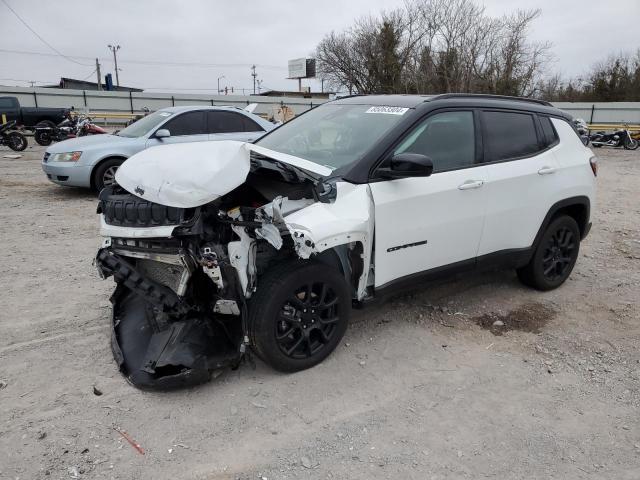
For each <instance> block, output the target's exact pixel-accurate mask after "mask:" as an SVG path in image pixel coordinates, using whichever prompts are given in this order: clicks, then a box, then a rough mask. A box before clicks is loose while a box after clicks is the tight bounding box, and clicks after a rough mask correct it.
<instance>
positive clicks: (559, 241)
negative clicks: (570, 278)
mask: <svg viewBox="0 0 640 480" xmlns="http://www.w3.org/2000/svg"><path fill="white" fill-rule="evenodd" d="M578 242H579V239H577V238H575V236H574V233H573V232H572V231H571V230H570V229H569V228H566V227H561V228H558V229H557V230H556V231H555V232H554V233H553V234H552V235H551V236H549V238H548V240H547V244H546V247H545V250H544V254H543V256H542V273H543V274H544V276H545V277H546V278H548V279H549V280H550V281H552V282H553V281H555V280H557V279H558V278H560V277H563V276H564V275H565V274H566V271H567V269H568V268H569V266H570V265H571V262H572V261H573V257H574V251H575V250H576V249H577V248H578Z"/></svg>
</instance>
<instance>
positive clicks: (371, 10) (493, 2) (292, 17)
mask: <svg viewBox="0 0 640 480" xmlns="http://www.w3.org/2000/svg"><path fill="white" fill-rule="evenodd" d="M5 3H6V4H8V5H9V6H11V8H13V10H15V12H16V13H17V14H18V15H19V16H20V17H21V18H22V19H23V20H24V22H26V23H27V24H28V25H29V26H30V27H31V28H32V29H33V30H34V31H35V32H36V33H37V35H39V36H40V37H41V39H40V38H38V36H36V34H34V33H33V32H32V31H30V30H29V29H27V27H26V26H25V25H24V24H23V23H22V22H21V21H20V20H19V19H18V18H17V17H16V16H15V15H14V14H13V13H12V12H11V11H10V10H9V8H7V6H6V4H5ZM402 3H403V2H402V0H348V1H347V0H323V1H321V2H319V1H314V2H309V1H305V0H271V1H258V0H226V1H221V0H192V1H187V0H181V1H178V0H153V1H152V0H135V1H133V0H109V1H104V0H100V1H97V0H82V1H76V0H57V1H45V0H0V35H1V38H2V42H0V85H19V86H28V85H29V81H35V82H36V83H35V85H36V86H37V85H43V84H56V83H58V81H59V79H60V77H71V78H78V79H87V80H91V81H95V78H96V74H95V73H94V71H95V58H96V57H98V58H100V63H101V70H102V74H103V75H104V74H105V73H109V72H111V73H113V72H114V64H113V56H112V53H111V51H110V50H109V48H108V47H107V45H109V44H111V45H120V47H121V48H120V50H119V51H118V67H119V69H120V70H121V71H120V72H119V76H120V84H121V85H124V86H133V87H139V88H144V89H145V90H148V91H165V92H167V91H168V92H173V91H175V92H184V93H205V92H206V93H215V91H216V89H217V82H218V78H219V77H224V78H221V79H220V87H221V88H224V87H225V86H226V87H229V88H231V87H232V86H233V87H234V92H235V93H240V92H241V90H242V89H245V90H244V91H245V93H247V94H248V93H250V92H252V91H253V78H252V76H251V66H252V65H254V64H255V65H256V73H257V79H258V80H260V81H261V83H260V85H261V88H262V89H263V90H265V89H277V90H296V89H297V81H294V80H287V79H286V77H287V61H288V60H290V59H294V58H299V57H305V56H309V55H311V54H312V53H313V51H314V50H315V47H316V45H317V44H318V42H319V41H320V40H321V39H322V38H323V36H324V35H326V34H327V33H329V32H331V31H332V30H334V31H341V30H343V29H345V28H348V27H349V26H350V25H352V23H353V22H354V20H356V19H357V18H359V17H362V16H367V15H370V14H372V15H375V14H377V13H379V12H380V11H381V10H384V9H386V10H389V9H393V8H395V7H398V6H401V5H402ZM478 3H482V4H484V6H485V7H486V10H487V12H488V13H489V14H491V15H493V16H500V15H503V14H505V13H509V12H512V11H514V10H516V9H518V8H525V9H529V8H540V9H541V10H542V16H541V17H540V18H539V19H538V20H536V22H535V23H534V24H533V28H532V30H531V38H532V39H533V40H537V41H549V42H551V43H552V44H553V48H552V52H553V54H554V57H555V61H554V63H553V64H552V66H551V67H552V69H553V71H554V72H559V73H561V74H562V75H563V76H565V77H570V76H575V75H579V74H581V73H585V72H587V71H588V70H589V69H590V67H591V66H592V65H593V64H594V63H595V62H597V61H598V60H602V59H604V58H606V57H607V56H608V55H609V54H611V53H617V52H621V51H627V52H633V51H635V50H636V49H637V48H640V32H639V25H640V24H639V23H638V21H639V20H640V0H617V1H616V2H615V7H612V8H611V9H608V8H606V7H605V6H604V4H603V3H602V2H600V1H596V0H582V1H581V2H576V1H570V0H536V1H531V0H484V1H479V2H478ZM43 40H44V42H43ZM45 42H46V43H45ZM47 43H48V44H49V45H50V46H51V47H53V49H55V50H56V51H57V52H59V53H61V54H62V55H64V56H66V57H71V59H68V58H65V57H63V56H60V55H58V54H57V53H56V52H55V51H54V50H52V48H50V46H48V45H47ZM9 51H19V52H23V53H13V52H9ZM24 52H30V53H29V54H27V53H24ZM33 53H37V54H33ZM42 54H44V55H42ZM180 64H188V65H180ZM114 82H115V75H114ZM303 85H304V86H311V87H312V89H313V90H314V91H315V90H319V89H320V82H319V81H317V80H303Z"/></svg>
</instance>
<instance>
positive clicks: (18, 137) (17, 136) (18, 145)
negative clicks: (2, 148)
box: [7, 132, 27, 152]
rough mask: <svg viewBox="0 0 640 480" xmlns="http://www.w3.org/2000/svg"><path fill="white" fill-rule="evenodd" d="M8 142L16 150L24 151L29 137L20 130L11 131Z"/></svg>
mask: <svg viewBox="0 0 640 480" xmlns="http://www.w3.org/2000/svg"><path fill="white" fill-rule="evenodd" d="M7 143H8V145H9V148H10V149H11V150H13V151H14V152H22V151H23V150H24V149H26V148H27V137H25V136H24V135H23V134H21V133H20V132H11V133H9V134H8V139H7Z"/></svg>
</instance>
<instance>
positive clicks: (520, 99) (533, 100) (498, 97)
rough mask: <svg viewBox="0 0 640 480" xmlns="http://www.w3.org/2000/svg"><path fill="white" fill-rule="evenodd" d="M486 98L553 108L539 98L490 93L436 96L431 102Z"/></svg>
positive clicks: (443, 94)
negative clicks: (450, 99)
mask: <svg viewBox="0 0 640 480" xmlns="http://www.w3.org/2000/svg"><path fill="white" fill-rule="evenodd" d="M465 97H466V98H486V99H487V100H511V101H517V102H529V103H537V104H539V105H544V106H545V107H553V105H551V103H549V102H547V101H546V100H539V99H537V98H529V97H513V96H509V95H491V94H488V93H442V94H440V95H435V96H434V97H433V98H432V99H431V100H432V101H433V100H443V99H446V98H465Z"/></svg>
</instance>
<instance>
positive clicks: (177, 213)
mask: <svg viewBox="0 0 640 480" xmlns="http://www.w3.org/2000/svg"><path fill="white" fill-rule="evenodd" d="M197 212H198V209H193V208H177V207H168V206H166V205H160V204H157V203H153V202H149V201H147V200H145V199H143V198H140V197H137V196H135V195H132V194H130V193H113V190H112V189H110V188H109V189H104V190H103V191H102V192H101V194H100V204H99V206H98V213H102V214H103V215H104V221H105V222H106V223H107V224H108V225H115V226H119V227H162V226H168V225H182V224H185V223H189V222H190V221H192V220H193V219H195V216H196V214H197Z"/></svg>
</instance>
